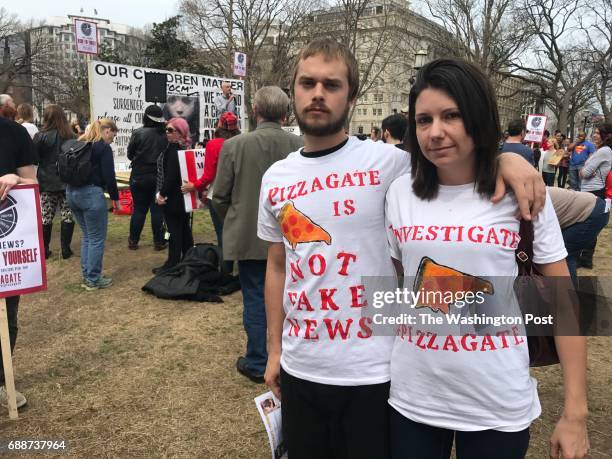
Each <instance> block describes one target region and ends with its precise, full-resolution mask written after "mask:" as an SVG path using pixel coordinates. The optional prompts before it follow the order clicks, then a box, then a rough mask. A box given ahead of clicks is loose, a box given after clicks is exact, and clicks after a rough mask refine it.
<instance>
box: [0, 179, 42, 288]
mask: <svg viewBox="0 0 612 459" xmlns="http://www.w3.org/2000/svg"><path fill="white" fill-rule="evenodd" d="M46 288H47V273H46V267H45V251H44V250H43V238H42V216H41V212H40V197H39V194H38V185H17V186H15V187H13V188H12V189H11V191H10V192H9V194H8V196H7V198H6V199H5V200H4V201H0V298H5V297H7V296H15V295H23V294H25V293H33V292H37V291H40V290H46Z"/></svg>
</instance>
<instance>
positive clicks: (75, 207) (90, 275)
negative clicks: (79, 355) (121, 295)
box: [66, 118, 121, 291]
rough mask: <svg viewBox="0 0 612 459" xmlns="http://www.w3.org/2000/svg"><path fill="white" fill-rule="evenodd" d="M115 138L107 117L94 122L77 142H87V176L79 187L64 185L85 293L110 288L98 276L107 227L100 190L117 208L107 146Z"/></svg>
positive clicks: (109, 281) (112, 165)
mask: <svg viewBox="0 0 612 459" xmlns="http://www.w3.org/2000/svg"><path fill="white" fill-rule="evenodd" d="M116 135H117V125H116V124H115V123H114V121H112V120H109V119H108V118H102V119H100V120H96V121H94V122H93V123H92V124H91V126H90V128H89V131H88V132H87V134H83V135H82V136H81V137H79V140H80V141H83V142H91V143H92V145H91V166H92V167H91V173H90V175H89V183H88V184H87V185H83V186H74V185H66V198H67V200H68V205H69V206H70V208H71V209H72V213H73V215H74V218H75V220H76V221H77V223H78V224H79V226H80V228H81V232H82V236H81V273H82V275H83V283H82V284H81V287H82V288H84V289H85V290H87V291H92V290H98V289H101V288H107V287H110V286H111V285H112V284H113V280H112V279H111V278H110V277H106V276H103V275H102V261H103V259H104V245H105V242H106V231H107V226H108V207H107V205H106V198H105V197H104V191H105V190H106V191H107V192H108V194H109V196H110V198H111V199H112V200H113V201H114V202H115V206H116V208H117V209H121V204H120V203H119V192H118V190H117V181H116V180H115V163H114V161H113V150H111V147H110V144H111V143H113V140H114V139H115V136H116Z"/></svg>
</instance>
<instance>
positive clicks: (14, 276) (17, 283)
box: [0, 185, 47, 419]
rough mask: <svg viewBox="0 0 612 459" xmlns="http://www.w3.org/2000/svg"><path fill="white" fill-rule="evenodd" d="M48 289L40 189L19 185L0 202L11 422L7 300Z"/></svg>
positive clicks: (0, 340) (2, 324) (12, 401)
mask: <svg viewBox="0 0 612 459" xmlns="http://www.w3.org/2000/svg"><path fill="white" fill-rule="evenodd" d="M46 288H47V273H46V266H45V251H44V250H43V238H42V215H41V212H40V197H39V193H38V185H17V186H15V187H14V188H12V189H11V191H10V192H9V194H8V196H7V197H6V199H5V200H4V201H0V298H1V299H2V300H1V301H0V344H1V345H2V363H3V366H4V377H5V384H6V393H7V397H8V406H9V417H10V418H11V419H17V402H16V398H15V380H14V377H13V360H12V357H11V346H10V340H9V332H8V320H7V311H6V299H5V298H6V297H9V296H17V295H23V294H27V293H33V292H38V291H41V290H46Z"/></svg>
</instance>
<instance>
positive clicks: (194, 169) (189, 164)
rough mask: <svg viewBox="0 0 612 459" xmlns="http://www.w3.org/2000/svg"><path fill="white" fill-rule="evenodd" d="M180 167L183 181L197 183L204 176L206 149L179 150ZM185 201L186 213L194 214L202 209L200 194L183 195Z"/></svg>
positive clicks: (193, 192)
mask: <svg viewBox="0 0 612 459" xmlns="http://www.w3.org/2000/svg"><path fill="white" fill-rule="evenodd" d="M178 158H179V167H180V169H181V180H183V181H184V182H191V183H195V181H196V180H197V179H199V178H200V177H201V176H202V174H204V161H205V159H206V150H205V149H196V150H179V152H178ZM183 199H184V200H185V212H187V213H189V212H193V211H194V210H197V209H198V208H200V207H201V203H200V200H199V199H198V192H197V191H192V192H191V193H185V194H183Z"/></svg>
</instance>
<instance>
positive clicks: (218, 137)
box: [181, 112, 240, 274]
mask: <svg viewBox="0 0 612 459" xmlns="http://www.w3.org/2000/svg"><path fill="white" fill-rule="evenodd" d="M238 134H240V129H238V118H237V117H236V115H234V114H233V113H232V112H224V113H223V114H222V115H221V118H219V123H218V124H217V130H216V131H215V138H214V139H212V140H210V141H209V142H208V143H207V144H206V161H205V162H204V173H203V174H202V177H200V178H199V179H198V180H197V181H196V182H195V183H191V182H185V183H183V186H181V191H182V192H183V193H189V192H191V191H193V190H198V192H200V193H203V195H202V200H203V201H204V204H206V206H207V207H208V211H209V212H210V218H211V220H212V222H213V226H214V227H215V234H216V235H217V244H218V245H219V248H221V247H223V242H222V239H223V221H221V218H220V217H219V216H218V215H217V212H215V209H214V208H213V206H212V205H211V198H212V193H213V189H212V183H213V181H214V180H215V177H216V175H217V164H218V162H219V153H220V152H221V148H222V147H223V143H224V142H225V140H226V139H231V138H232V137H234V136H237V135H238ZM209 187H210V188H209ZM233 266H234V264H233V262H232V261H224V262H223V264H222V267H221V268H222V270H223V272H226V273H228V274H231V273H232V271H233Z"/></svg>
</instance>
